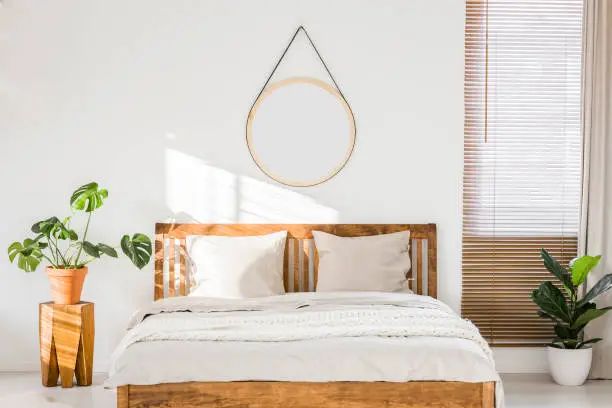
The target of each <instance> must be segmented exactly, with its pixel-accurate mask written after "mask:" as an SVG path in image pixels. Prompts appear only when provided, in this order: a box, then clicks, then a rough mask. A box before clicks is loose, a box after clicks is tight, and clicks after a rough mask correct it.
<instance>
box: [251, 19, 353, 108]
mask: <svg viewBox="0 0 612 408" xmlns="http://www.w3.org/2000/svg"><path fill="white" fill-rule="evenodd" d="M300 31H303V32H304V34H306V38H307V39H308V41H309V42H310V45H312V48H313V49H314V50H315V52H316V53H317V57H319V60H320V61H321V64H323V67H324V68H325V71H327V75H329V78H330V79H331V80H332V82H333V83H334V85H335V87H336V89H337V90H338V93H339V94H340V96H341V97H342V99H344V102H346V103H347V104H348V101H347V100H346V98H345V97H344V94H343V93H342V90H341V89H340V87H339V86H338V83H337V82H336V80H335V79H334V76H333V75H332V73H331V72H330V70H329V68H328V67H327V64H326V63H325V61H324V60H323V57H322V56H321V53H320V52H319V50H318V49H317V47H316V46H315V44H314V42H313V41H312V38H310V36H309V35H308V32H307V31H306V29H305V28H304V26H299V27H298V29H297V30H295V33H294V34H293V37H291V41H289V44H287V47H285V50H284V51H283V53H282V55H281V56H280V58H279V59H278V61H277V62H276V65H274V69H273V70H272V72H271V73H270V75H269V76H268V79H266V82H265V83H264V85H263V87H262V88H261V90H260V91H259V94H257V98H255V101H254V102H253V105H252V106H251V110H252V109H253V106H255V103H257V100H258V99H259V97H260V96H261V94H262V93H263V92H264V90H265V89H266V86H268V83H270V80H271V79H272V77H273V76H274V73H275V72H276V69H277V68H278V66H279V65H280V63H281V61H282V60H283V58H285V55H286V54H287V51H289V48H290V47H291V44H293V41H294V40H295V38H296V37H297V35H298V34H299V32H300Z"/></svg>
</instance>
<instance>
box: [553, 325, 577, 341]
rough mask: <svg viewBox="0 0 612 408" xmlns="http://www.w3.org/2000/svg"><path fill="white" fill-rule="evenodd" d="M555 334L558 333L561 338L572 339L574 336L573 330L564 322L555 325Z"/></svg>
mask: <svg viewBox="0 0 612 408" xmlns="http://www.w3.org/2000/svg"><path fill="white" fill-rule="evenodd" d="M555 334H556V335H557V337H558V338H560V339H564V340H565V339H571V338H573V337H574V336H573V333H572V331H571V330H570V329H569V327H567V326H565V325H563V324H556V325H555Z"/></svg>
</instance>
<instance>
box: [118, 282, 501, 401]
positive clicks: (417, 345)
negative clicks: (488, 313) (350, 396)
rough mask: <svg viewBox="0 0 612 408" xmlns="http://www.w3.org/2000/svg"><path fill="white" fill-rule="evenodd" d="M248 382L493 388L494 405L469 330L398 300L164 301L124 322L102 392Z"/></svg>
mask: <svg viewBox="0 0 612 408" xmlns="http://www.w3.org/2000/svg"><path fill="white" fill-rule="evenodd" d="M248 380H259V381H315V382H320V381H392V382H405V381H467V382H483V381H496V382H497V383H498V387H497V402H498V403H497V406H498V407H501V406H502V405H503V404H502V400H503V397H502V391H501V384H500V382H499V376H498V375H497V373H496V371H495V365H494V362H493V358H492V354H491V350H490V348H489V346H488V345H487V343H486V341H485V340H484V339H483V338H482V337H481V336H480V334H479V332H478V330H477V329H476V327H475V326H474V325H473V324H472V323H470V322H469V321H467V320H463V319H461V318H460V317H459V316H457V315H456V314H455V313H454V312H453V311H452V310H451V309H450V308H449V307H448V306H446V305H444V304H443V303H441V302H439V301H437V300H435V299H432V298H430V297H426V296H418V295H414V294H407V293H380V292H358V293H352V292H338V293H293V294H287V295H280V296H271V297H267V298H258V299H245V300H230V299H214V298H200V297H176V298H169V299H164V300H162V301H158V302H155V303H153V304H152V305H151V306H149V307H148V308H145V309H143V310H139V311H138V312H136V313H135V315H134V316H133V317H132V319H131V321H130V323H129V330H128V332H127V334H126V335H125V337H124V338H123V340H122V341H121V343H120V344H119V346H118V347H117V349H116V351H115V353H114V354H113V358H112V363H111V370H110V376H109V379H108V381H107V385H109V386H117V385H124V384H156V383H162V382H185V381H204V382H210V381H248Z"/></svg>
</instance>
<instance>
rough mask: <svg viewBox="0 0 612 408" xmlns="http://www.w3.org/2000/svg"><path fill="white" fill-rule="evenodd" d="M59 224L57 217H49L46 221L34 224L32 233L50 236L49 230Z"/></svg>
mask: <svg viewBox="0 0 612 408" xmlns="http://www.w3.org/2000/svg"><path fill="white" fill-rule="evenodd" d="M58 222H60V220H59V218H57V217H49V218H47V219H46V220H42V221H38V222H37V223H36V224H34V225H32V228H31V230H32V232H33V233H35V234H43V235H44V236H46V237H49V236H50V233H51V229H52V228H53V226H54V225H55V224H57V223H58Z"/></svg>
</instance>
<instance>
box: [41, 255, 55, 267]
mask: <svg viewBox="0 0 612 408" xmlns="http://www.w3.org/2000/svg"><path fill="white" fill-rule="evenodd" d="M41 255H42V257H43V258H45V259H46V260H47V261H49V263H50V264H51V266H52V267H54V268H55V269H58V265H57V264H56V263H55V262H53V260H51V259H50V258H49V257H48V256H47V255H45V254H42V253H41Z"/></svg>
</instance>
